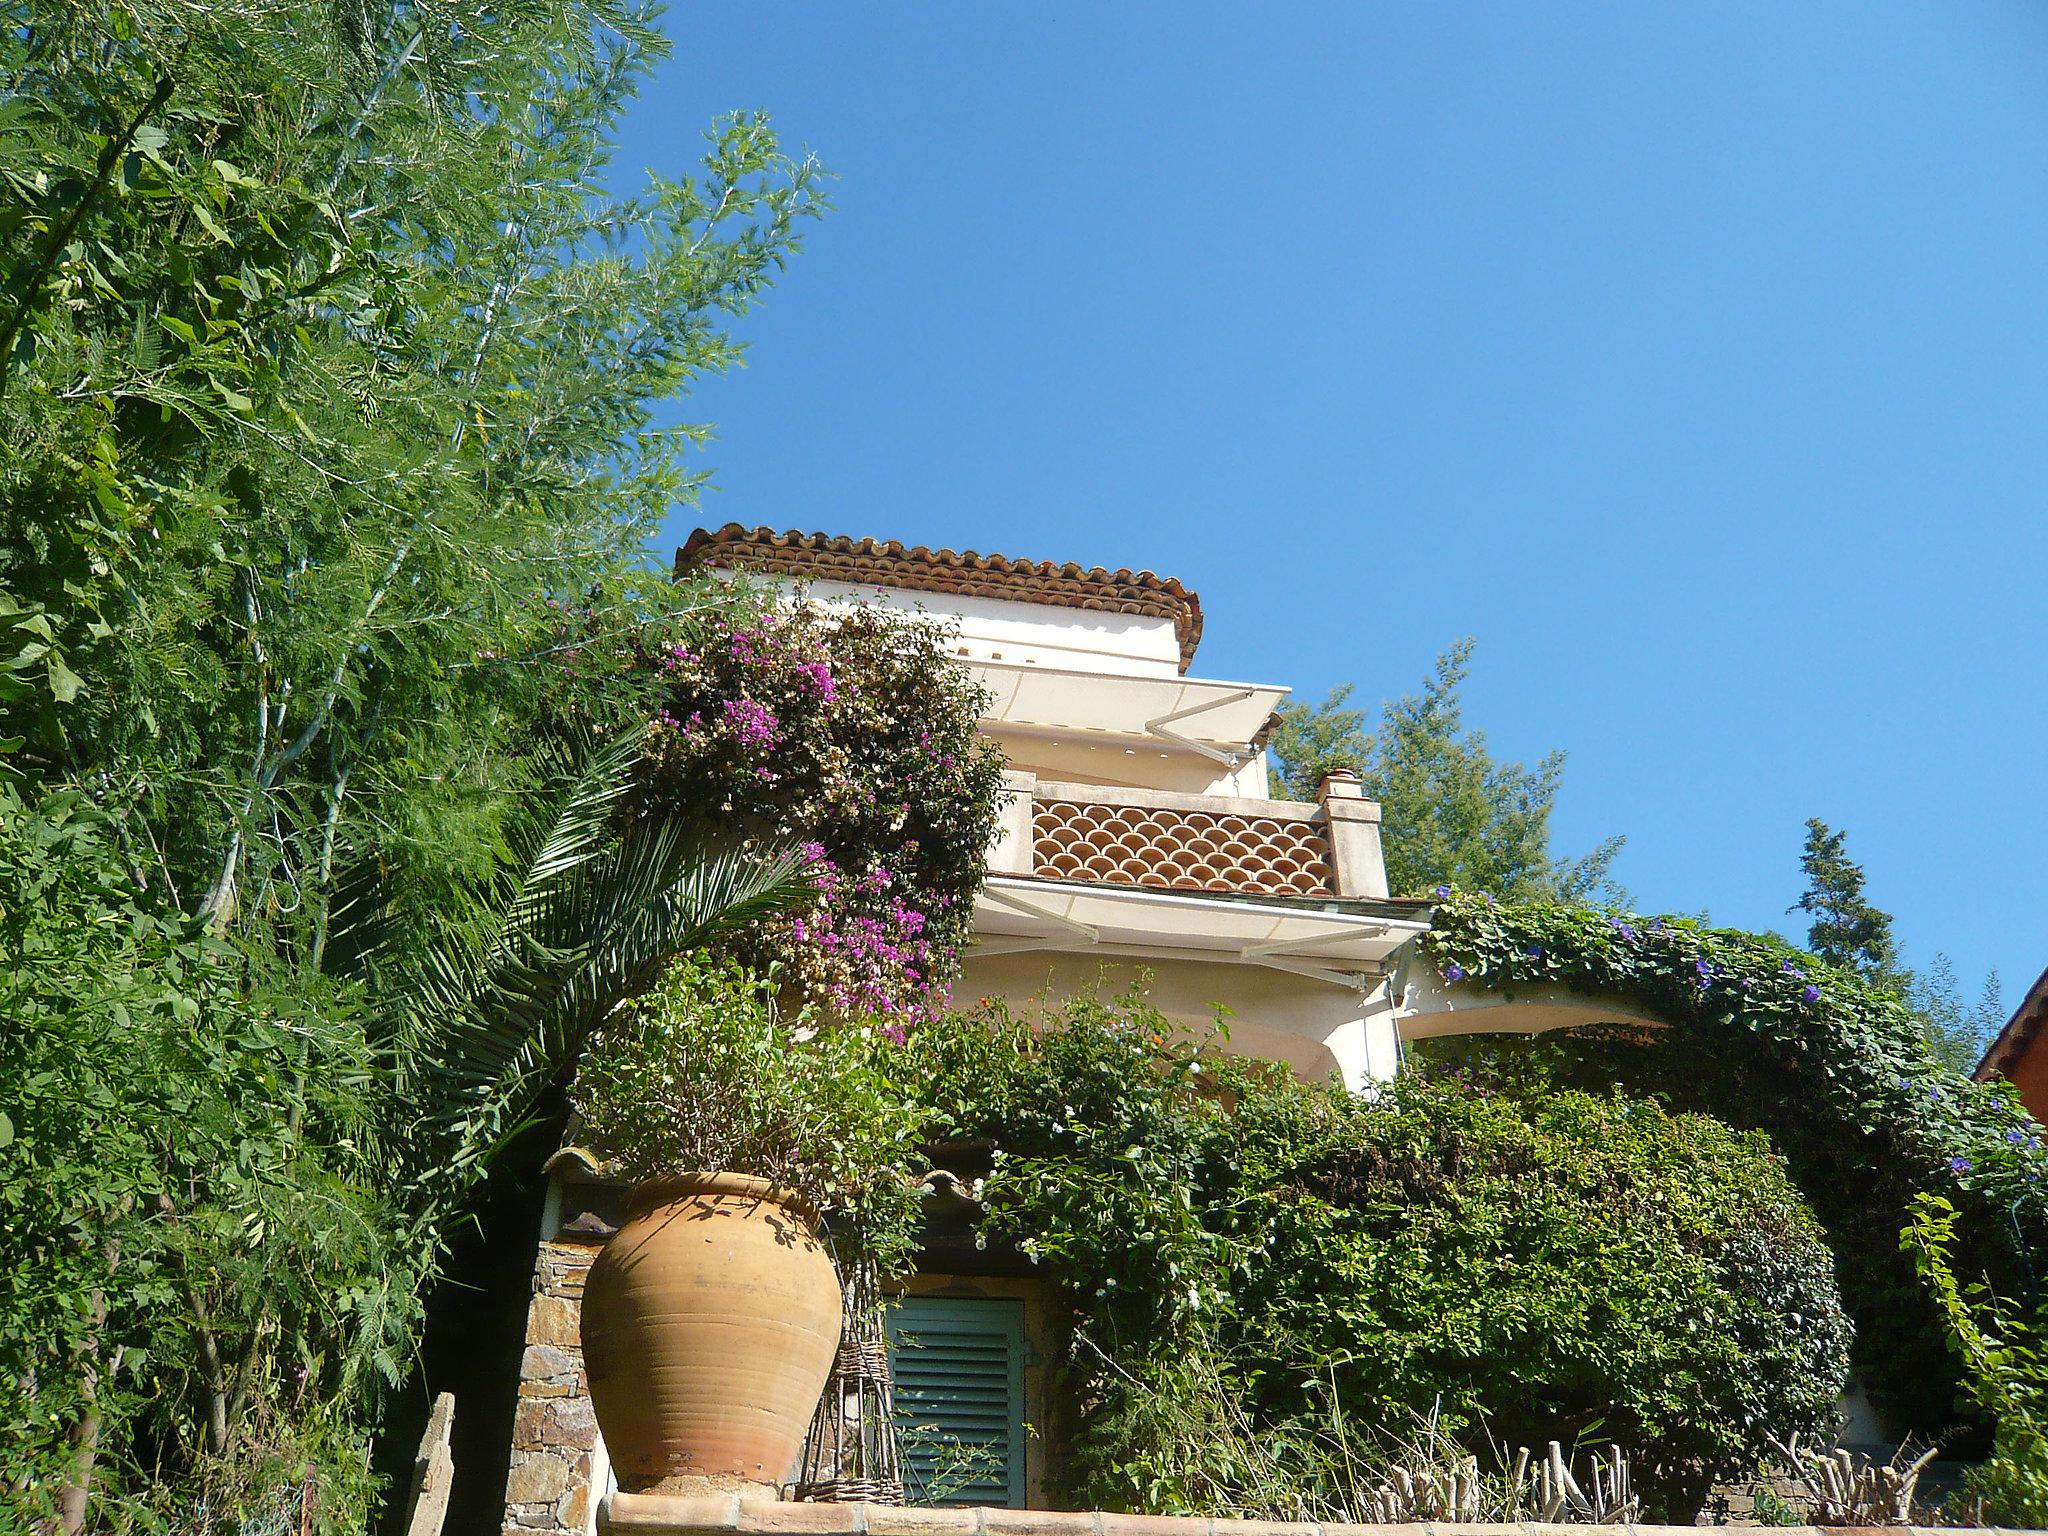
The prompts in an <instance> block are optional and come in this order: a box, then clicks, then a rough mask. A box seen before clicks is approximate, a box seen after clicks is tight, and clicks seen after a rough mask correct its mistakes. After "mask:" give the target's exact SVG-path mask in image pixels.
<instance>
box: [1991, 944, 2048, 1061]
mask: <svg viewBox="0 0 2048 1536" xmlns="http://www.w3.org/2000/svg"><path fill="white" fill-rule="evenodd" d="M2044 1028H2048V971H2043V972H2042V973H2041V977H2040V980H2038V981H2036V982H2035V983H2034V984H2033V986H2031V987H2029V988H2028V989H2027V995H2026V996H2025V997H2023V998H2021V999H2020V1005H2019V1007H2017V1008H2015V1009H2014V1010H2013V1012H2012V1017H2011V1018H2010V1019H2008V1020H2006V1023H2005V1028H2003V1029H2001V1030H2000V1031H1999V1032H1998V1038H1997V1039H1996V1040H1994V1041H1992V1042H1991V1048H1990V1049H1989V1050H1987V1051H1986V1052H1985V1053H1984V1059H1983V1060H1982V1061H1980V1062H1978V1063H1977V1081H1978V1082H1980V1083H1981V1082H1988V1081H1989V1080H1990V1079H1992V1078H1994V1077H2015V1076H2016V1073H2015V1072H2014V1068H2015V1067H2016V1066H2017V1065H2018V1063H2019V1062H2021V1061H2022V1060H2024V1059H2025V1058H2026V1057H2028V1056H2030V1055H2032V1054H2033V1051H2034V1049H2035V1047H2036V1045H2037V1044H2038V1043H2040V1038H2041V1033H2042V1031H2043V1029H2044Z"/></svg>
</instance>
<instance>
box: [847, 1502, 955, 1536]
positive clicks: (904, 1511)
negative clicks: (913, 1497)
mask: <svg viewBox="0 0 2048 1536" xmlns="http://www.w3.org/2000/svg"><path fill="white" fill-rule="evenodd" d="M867 1511H868V1536H974V1532H975V1530H976V1521H975V1515H974V1511H973V1510H971V1509H918V1508H916V1507H914V1506H910V1505H901V1504H870V1505H868V1506H867Z"/></svg>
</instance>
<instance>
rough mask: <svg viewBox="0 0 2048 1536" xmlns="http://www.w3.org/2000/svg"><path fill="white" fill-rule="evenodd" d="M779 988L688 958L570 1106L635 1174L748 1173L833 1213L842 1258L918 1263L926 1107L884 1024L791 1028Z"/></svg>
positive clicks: (639, 1009)
mask: <svg viewBox="0 0 2048 1536" xmlns="http://www.w3.org/2000/svg"><path fill="white" fill-rule="evenodd" d="M778 991H779V989H778V988H777V987H776V985H775V984H774V982H773V981H772V980H766V979H762V978H759V977H755V976H751V975H749V974H747V973H746V972H745V971H742V970H741V969H740V968H739V967H737V966H736V965H733V964H731V963H729V962H727V963H720V962H717V961H713V960H707V959H703V958H699V957H685V958H683V959H680V960H678V961H677V962H676V963H675V964H674V965H672V966H671V967H670V968H669V969H668V970H667V971H666V972H665V973H664V974H663V976H662V978H661V980H660V981H659V982H658V983H657V984H656V985H655V986H654V988H653V989H652V990H651V991H649V992H647V993H645V994H643V995H642V996H640V997H639V998H637V999H635V1000H634V1001H633V1002H631V1003H628V1004H626V1005H625V1006H624V1007H622V1008H621V1009H620V1010H619V1011H618V1012H617V1013H616V1014H614V1015H613V1017H612V1019H611V1020H610V1021H609V1022H608V1023H607V1024H606V1025H605V1026H604V1027H603V1028H602V1029H601V1030H599V1031H598V1033H597V1034H596V1035H595V1036H594V1037H593V1038H592V1040H591V1042H590V1045H589V1047H588V1048H587V1049H586V1051H585V1052H584V1055H583V1059H582V1061H581V1063H580V1065H579V1066H578V1068H577V1072H576V1080H575V1084H574V1086H573V1088H572V1090H571V1093H570V1098H571V1101H572V1103H573V1104H574V1105H575V1108H576V1110H577V1112H578V1113H579V1114H580V1115H581V1116H582V1117H583V1135H584V1137H585V1139H586V1140H587V1141H588V1142H589V1144H590V1145H591V1147H592V1148H593V1149H594V1150H596V1151H598V1152H600V1153H602V1154H603V1155H604V1156H605V1157H606V1158H607V1159H608V1160H609V1161H610V1162H611V1164H612V1165H613V1166H614V1167H615V1168H616V1169H617V1170H618V1171H619V1172H621V1173H623V1174H626V1175H628V1176H629V1177H633V1178H655V1177H658V1176H660V1175H663V1174H676V1173H696V1172H704V1173H744V1174H751V1175H753V1176H754V1177H756V1178H764V1179H767V1180H769V1181H770V1182H772V1183H774V1184H776V1185H777V1186H779V1187H781V1188H783V1189H786V1190H789V1191H791V1192H792V1193H794V1194H796V1195H798V1196H800V1197H801V1198H803V1199H804V1200H805V1201H807V1202H809V1203H810V1204H811V1205H812V1206H814V1207H815V1208H816V1209H818V1210H819V1211H821V1212H823V1213H824V1214H825V1215H826V1217H827V1219H828V1221H830V1222H831V1224H832V1226H833V1231H834V1236H835V1239H836V1240H837V1242H836V1246H837V1247H838V1248H839V1249H840V1257H841V1259H842V1261H843V1260H845V1259H847V1258H849V1257H851V1256H852V1252H851V1251H850V1250H857V1252H858V1254H859V1255H860V1256H861V1257H864V1258H868V1259H872V1260H873V1261H874V1263H875V1264H876V1265H877V1266H878V1267H879V1268H880V1270H881V1272H882V1273H883V1274H892V1273H895V1272H897V1271H898V1270H900V1269H902V1268H904V1267H906V1266H907V1260H908V1257H909V1254H910V1251H911V1246H912V1244H911V1229H912V1225H913V1221H914V1216H915V1211H916V1191H915V1189H914V1187H913V1186H912V1184H911V1182H910V1181H909V1180H908V1179H907V1178H905V1177H904V1176H903V1173H902V1169H903V1165H904V1164H905V1162H906V1161H907V1160H908V1154H909V1150H910V1148H911V1146H912V1145H913V1144H914V1143H915V1141H916V1139H917V1134H918V1130H919V1127H920V1126H921V1124H922V1123H923V1112H922V1111H921V1110H920V1109H919V1107H918V1106H917V1105H916V1103H915V1102H914V1101H912V1100H911V1099H909V1098H908V1097H907V1096H906V1095H905V1094H904V1093H903V1092H902V1091H901V1089H900V1088H899V1087H898V1086H897V1079H896V1077H895V1076H894V1075H893V1074H892V1073H891V1072H889V1071H888V1070H886V1068H887V1060H886V1058H887V1057H888V1056H889V1055H892V1054H894V1053H895V1052H896V1051H897V1050H898V1049H899V1047H898V1046H896V1045H894V1044H893V1043H892V1042H891V1041H889V1040H888V1039H887V1038H886V1037H884V1036H883V1035H882V1033H881V1032H880V1031H879V1030H877V1029H875V1028H873V1027H869V1026H861V1025H855V1024H844V1025H838V1026H835V1027H832V1028H827V1029H822V1030H820V1029H815V1028H812V1027H811V1024H812V1021H811V1020H810V1019H809V1018H808V1017H807V1016H804V1015H798V1016H797V1017H795V1018H791V1019H784V1018H783V1017H782V1016H781V1015H780V1012H779V1010H778V1007H777V993H778Z"/></svg>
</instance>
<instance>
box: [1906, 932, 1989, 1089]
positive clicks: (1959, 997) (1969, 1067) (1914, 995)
mask: <svg viewBox="0 0 2048 1536" xmlns="http://www.w3.org/2000/svg"><path fill="white" fill-rule="evenodd" d="M1906 1002H1907V1004H1908V1006H1910V1007H1911V1008H1912V1010H1913V1012H1914V1013H1916V1014H1917V1015H1919V1017H1920V1022H1921V1026H1922V1027H1923V1028H1924V1029H1925V1030H1926V1032H1927V1044H1928V1046H1929V1048H1930V1049H1931V1050H1932V1051H1933V1052H1934V1054H1935V1055H1936V1056H1937V1057H1938V1058H1940V1060H1941V1062H1942V1064H1943V1065H1944V1066H1949V1067H1953V1068H1954V1069H1955V1070H1956V1071H1958V1072H1970V1071H1973V1070H1974V1069H1975V1068H1976V1065H1977V1063H1978V1061H1979V1060H1980V1059H1982V1057H1983V1055H1984V1048H1985V1047H1986V1046H1988V1045H1989V1044H1990V1043H1991V1040H1992V1037H1993V1036H1995V1035H1996V1034H1997V1033H1998V1031H1999V1028H2000V1026H2002V1025H2003V1024H2004V1023H2005V995H2004V988H2003V986H2002V985H2001V983H2000V981H1999V978H1998V972H1996V971H1993V972H1991V973H1990V974H1989V975H1988V976H1986V977H1985V978H1984V986H1983V989H1982V990H1981V991H1980V992H1979V993H1978V994H1977V999H1976V1001H1975V1002H1969V1003H1966V1002H1964V1001H1963V994H1962V986H1961V984H1960V983H1959V982H1958V981H1957V980H1956V968H1955V963H1954V962H1953V961H1952V960H1950V959H1949V957H1948V956H1947V955H1946V954H1941V953H1937V954H1936V955H1935V957H1934V959H1933V961H1932V962H1930V963H1929V965H1928V966H1927V968H1926V969H1925V970H1924V971H1919V972H1916V973H1915V974H1914V975H1913V978H1912V981H1911V983H1910V984H1909V985H1908V987H1907V989H1906Z"/></svg>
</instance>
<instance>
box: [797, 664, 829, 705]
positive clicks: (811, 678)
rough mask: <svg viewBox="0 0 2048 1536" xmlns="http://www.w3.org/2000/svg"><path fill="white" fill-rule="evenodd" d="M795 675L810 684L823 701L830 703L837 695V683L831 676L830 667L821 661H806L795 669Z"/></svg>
mask: <svg viewBox="0 0 2048 1536" xmlns="http://www.w3.org/2000/svg"><path fill="white" fill-rule="evenodd" d="M796 675H797V676H798V677H800V678H802V679H803V680H804V681H805V682H806V683H808V684H809V685H810V689H811V692H813V693H815V694H816V695H817V696H818V698H819V700H820V701H821V702H823V703H826V704H830V703H831V702H832V701H833V700H834V699H836V698H838V697H839V684H838V683H837V682H836V681H835V680H834V679H833V677H832V668H831V667H830V666H828V665H827V664H826V663H824V662H822V661H807V662H805V663H804V664H803V665H802V666H800V667H798V668H797V669H796Z"/></svg>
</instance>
